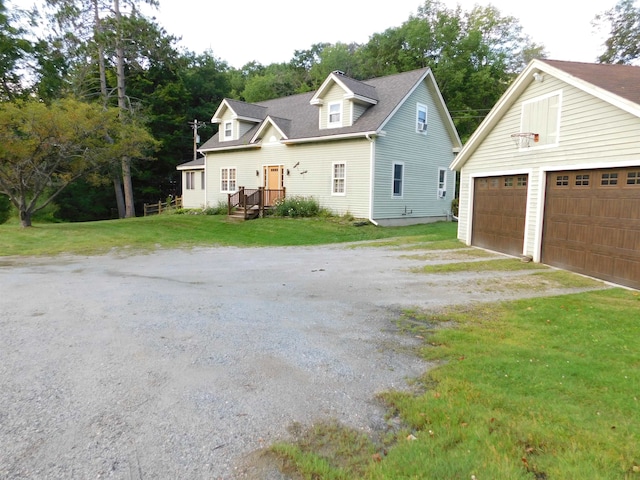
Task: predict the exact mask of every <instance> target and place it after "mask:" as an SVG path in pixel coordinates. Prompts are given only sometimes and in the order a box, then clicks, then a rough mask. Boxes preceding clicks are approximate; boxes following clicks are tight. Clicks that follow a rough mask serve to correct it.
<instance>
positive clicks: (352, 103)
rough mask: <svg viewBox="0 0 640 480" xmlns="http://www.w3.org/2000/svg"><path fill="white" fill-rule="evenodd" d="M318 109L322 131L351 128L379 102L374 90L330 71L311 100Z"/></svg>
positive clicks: (342, 74) (340, 73)
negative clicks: (368, 109)
mask: <svg viewBox="0 0 640 480" xmlns="http://www.w3.org/2000/svg"><path fill="white" fill-rule="evenodd" d="M310 103H311V105H317V106H318V107H320V108H319V127H320V129H329V128H341V127H350V126H351V125H353V124H354V123H355V122H356V121H357V120H358V118H360V116H361V115H362V114H363V113H364V112H365V111H366V110H367V108H369V107H371V106H373V105H376V104H377V103H378V95H377V93H376V89H375V87H373V86H371V85H368V84H366V83H363V82H360V81H358V80H354V79H353V78H349V77H347V76H346V75H345V74H344V73H343V72H340V71H339V70H336V71H334V72H331V74H330V75H329V76H328V77H327V79H326V80H325V81H324V82H323V83H322V85H321V86H320V88H319V89H318V91H317V92H316V93H315V95H314V96H313V97H312V98H311V101H310Z"/></svg>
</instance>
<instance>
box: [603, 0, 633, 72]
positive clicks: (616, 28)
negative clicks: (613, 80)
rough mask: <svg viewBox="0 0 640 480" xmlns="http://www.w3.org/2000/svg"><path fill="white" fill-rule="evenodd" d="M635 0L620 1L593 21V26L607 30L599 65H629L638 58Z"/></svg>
mask: <svg viewBox="0 0 640 480" xmlns="http://www.w3.org/2000/svg"><path fill="white" fill-rule="evenodd" d="M636 5H637V1H635V0H620V1H619V2H618V3H617V4H616V5H615V6H614V7H613V8H612V9H611V10H607V11H606V12H604V13H601V14H600V15H597V16H596V18H595V19H594V25H595V26H596V27H599V28H606V29H608V30H609V37H608V38H607V40H605V42H604V44H605V47H606V50H605V52H604V53H603V54H602V55H600V56H599V57H598V61H599V62H601V63H622V64H630V63H632V62H633V61H634V60H637V59H638V58H640V6H636Z"/></svg>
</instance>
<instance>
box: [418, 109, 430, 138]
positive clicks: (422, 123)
mask: <svg viewBox="0 0 640 480" xmlns="http://www.w3.org/2000/svg"><path fill="white" fill-rule="evenodd" d="M416 132H418V133H422V134H424V135H426V133H427V106H426V105H422V104H421V103H419V104H418V106H417V109H416Z"/></svg>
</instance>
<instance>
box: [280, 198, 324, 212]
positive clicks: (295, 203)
mask: <svg viewBox="0 0 640 480" xmlns="http://www.w3.org/2000/svg"><path fill="white" fill-rule="evenodd" d="M320 212H321V210H320V204H319V203H318V201H317V200H316V199H314V198H313V197H285V198H282V199H280V200H278V201H277V202H276V204H275V206H274V208H273V214H274V215H276V216H278V217H316V216H318V215H319V214H320Z"/></svg>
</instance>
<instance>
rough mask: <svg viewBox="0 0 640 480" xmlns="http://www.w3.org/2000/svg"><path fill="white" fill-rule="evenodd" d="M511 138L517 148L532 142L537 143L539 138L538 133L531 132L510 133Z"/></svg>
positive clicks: (528, 145)
mask: <svg viewBox="0 0 640 480" xmlns="http://www.w3.org/2000/svg"><path fill="white" fill-rule="evenodd" d="M511 140H513V143H515V145H516V147H518V148H528V147H530V146H531V144H532V143H537V142H538V141H539V140H540V134H538V133H531V132H518V133H512V134H511Z"/></svg>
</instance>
